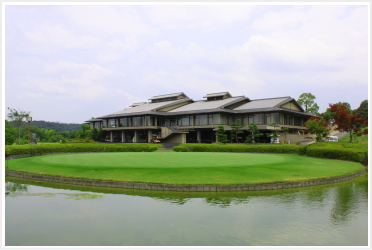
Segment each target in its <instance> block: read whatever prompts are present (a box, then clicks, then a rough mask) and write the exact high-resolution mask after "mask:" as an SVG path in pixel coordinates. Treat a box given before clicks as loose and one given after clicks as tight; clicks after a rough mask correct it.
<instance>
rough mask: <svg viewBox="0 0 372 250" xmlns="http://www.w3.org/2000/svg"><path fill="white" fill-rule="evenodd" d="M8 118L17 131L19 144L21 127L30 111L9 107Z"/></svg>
mask: <svg viewBox="0 0 372 250" xmlns="http://www.w3.org/2000/svg"><path fill="white" fill-rule="evenodd" d="M8 110H9V114H8V115H7V116H8V118H9V119H10V120H11V121H12V124H13V126H14V127H15V128H16V129H17V132H18V144H21V133H22V128H23V127H24V125H25V124H26V123H25V122H26V121H27V118H28V117H29V116H30V113H31V112H26V111H23V110H16V109H12V108H9V107H8Z"/></svg>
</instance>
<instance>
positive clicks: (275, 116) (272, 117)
mask: <svg viewBox="0 0 372 250" xmlns="http://www.w3.org/2000/svg"><path fill="white" fill-rule="evenodd" d="M270 120H271V122H270V123H274V122H275V123H277V124H280V115H279V113H271V114H270Z"/></svg>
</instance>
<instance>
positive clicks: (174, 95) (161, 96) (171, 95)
mask: <svg viewBox="0 0 372 250" xmlns="http://www.w3.org/2000/svg"><path fill="white" fill-rule="evenodd" d="M180 95H183V96H185V97H186V98H188V97H187V95H185V94H184V93H183V92H180V93H174V94H166V95H157V96H153V97H151V98H150V99H149V100H154V99H161V98H169V97H178V96H180Z"/></svg>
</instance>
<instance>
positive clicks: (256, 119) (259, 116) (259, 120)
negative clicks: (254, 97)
mask: <svg viewBox="0 0 372 250" xmlns="http://www.w3.org/2000/svg"><path fill="white" fill-rule="evenodd" d="M264 117H265V116H264V114H256V115H255V116H254V123H256V124H264Z"/></svg>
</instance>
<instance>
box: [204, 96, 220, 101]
mask: <svg viewBox="0 0 372 250" xmlns="http://www.w3.org/2000/svg"><path fill="white" fill-rule="evenodd" d="M207 100H208V101H215V100H223V96H214V97H208V98H207Z"/></svg>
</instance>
